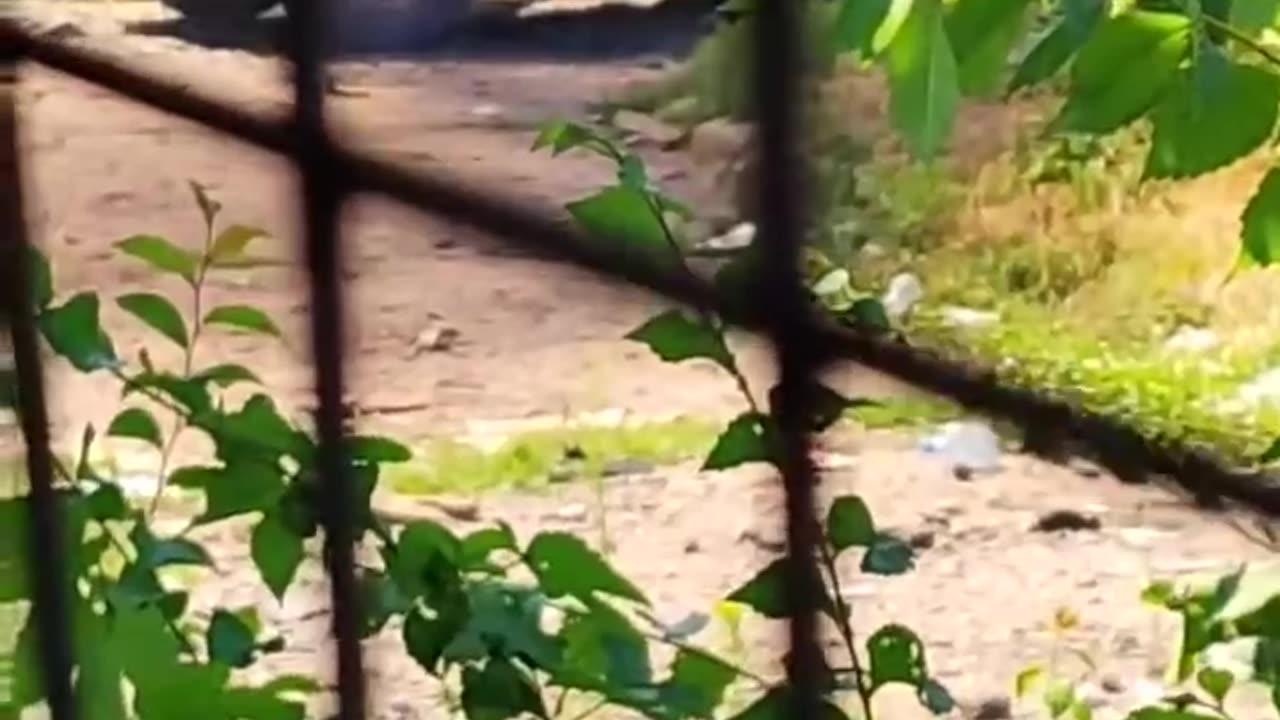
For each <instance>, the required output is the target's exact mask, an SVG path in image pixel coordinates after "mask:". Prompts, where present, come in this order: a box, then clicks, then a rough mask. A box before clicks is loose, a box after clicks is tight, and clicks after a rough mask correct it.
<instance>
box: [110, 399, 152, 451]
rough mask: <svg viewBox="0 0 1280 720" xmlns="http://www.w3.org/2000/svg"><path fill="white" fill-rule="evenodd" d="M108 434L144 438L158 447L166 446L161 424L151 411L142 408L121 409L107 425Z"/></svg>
mask: <svg viewBox="0 0 1280 720" xmlns="http://www.w3.org/2000/svg"><path fill="white" fill-rule="evenodd" d="M107 435H109V436H111V437H124V438H133V439H135V440H142V441H143V442H146V443H149V444H151V445H152V446H154V447H156V448H162V447H163V446H164V438H163V437H162V436H161V433H160V425H159V424H158V423H156V419H155V418H154V417H152V416H151V413H149V412H147V411H146V410H143V409H142V408H128V409H125V410H122V411H120V413H119V414H118V415H116V416H115V418H114V419H113V420H112V421H111V425H110V426H108V427H107Z"/></svg>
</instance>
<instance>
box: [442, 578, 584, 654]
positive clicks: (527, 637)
mask: <svg viewBox="0 0 1280 720" xmlns="http://www.w3.org/2000/svg"><path fill="white" fill-rule="evenodd" d="M465 592H466V594H467V603H468V605H469V606H470V608H471V612H470V617H469V619H468V622H467V627H466V628H465V629H464V630H463V632H462V633H461V634H459V636H458V637H457V638H455V640H454V642H452V643H450V645H449V647H448V648H447V649H446V650H445V659H446V660H449V661H451V662H474V661H476V660H480V659H482V658H484V657H486V656H487V655H489V654H500V655H505V656H507V657H513V656H514V657H518V658H520V660H521V661H522V662H524V663H526V664H527V665H529V666H531V667H534V668H539V669H542V670H547V671H552V672H558V671H559V670H560V669H562V668H563V653H562V652H561V645H560V643H559V641H558V639H557V638H553V637H551V636H549V635H547V634H546V633H545V632H544V631H543V629H542V623H543V619H544V613H545V609H546V602H545V597H544V596H543V595H542V594H541V593H539V592H538V591H536V590H534V589H525V588H517V587H510V586H504V585H499V584H496V583H478V584H473V585H469V586H468V587H467V588H466V589H465Z"/></svg>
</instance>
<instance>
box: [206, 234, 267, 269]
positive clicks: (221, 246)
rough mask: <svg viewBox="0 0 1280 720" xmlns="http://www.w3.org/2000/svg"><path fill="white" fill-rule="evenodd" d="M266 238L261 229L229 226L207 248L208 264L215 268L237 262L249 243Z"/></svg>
mask: <svg viewBox="0 0 1280 720" xmlns="http://www.w3.org/2000/svg"><path fill="white" fill-rule="evenodd" d="M266 236H267V233H266V231H265V230H262V229H261V228H255V227H248V226H246V225H231V226H230V227H227V228H226V229H224V230H223V231H222V232H220V233H218V236H217V237H216V238H214V239H213V244H212V245H210V246H209V264H210V265H213V266H215V267H217V266H221V265H225V264H227V263H230V262H232V261H235V260H238V259H240V258H241V257H243V255H244V251H245V250H246V249H247V248H248V247H249V243H251V242H253V241H254V240H257V239H258V238H262V237H266Z"/></svg>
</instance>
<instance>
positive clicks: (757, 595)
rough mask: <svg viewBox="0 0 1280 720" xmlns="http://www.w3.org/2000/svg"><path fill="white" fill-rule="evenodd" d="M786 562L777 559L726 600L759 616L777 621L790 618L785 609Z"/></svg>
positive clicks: (782, 559) (787, 610)
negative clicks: (740, 605)
mask: <svg viewBox="0 0 1280 720" xmlns="http://www.w3.org/2000/svg"><path fill="white" fill-rule="evenodd" d="M786 587H787V561H786V559H785V558H778V559H777V560H774V561H773V562H771V563H769V564H768V565H767V566H766V567H765V568H764V569H763V570H761V571H760V572H758V573H756V574H755V576H754V577H752V578H751V579H750V580H748V581H747V582H746V583H745V584H744V585H742V586H741V587H739V588H738V589H737V590H734V591H733V592H732V593H730V594H729V596H728V597H727V598H725V599H726V600H728V601H729V602H736V603H741V604H743V605H746V606H747V607H750V608H751V609H752V610H755V611H756V612H757V613H760V614H761V615H763V616H765V617H767V618H770V619H773V620H778V619H782V618H787V617H790V616H791V608H789V607H787V593H786Z"/></svg>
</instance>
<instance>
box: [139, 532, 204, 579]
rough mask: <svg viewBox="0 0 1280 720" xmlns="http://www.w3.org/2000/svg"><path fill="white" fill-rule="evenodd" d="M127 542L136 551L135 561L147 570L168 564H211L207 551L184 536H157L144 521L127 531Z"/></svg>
mask: <svg viewBox="0 0 1280 720" xmlns="http://www.w3.org/2000/svg"><path fill="white" fill-rule="evenodd" d="M129 542H131V543H133V546H134V548H135V550H136V551H137V559H136V563H137V565H138V566H139V567H141V568H145V569H147V570H156V569H158V568H162V567H168V566H170V565H200V566H205V567H208V566H210V565H212V564H213V560H212V559H211V558H210V557H209V553H208V551H206V550H205V549H204V547H202V546H201V545H198V544H196V543H194V542H192V541H190V540H187V539H186V538H181V537H174V538H157V537H155V536H154V535H153V534H152V533H151V530H150V528H149V527H148V526H147V525H146V524H144V523H138V524H136V525H134V526H133V530H131V531H130V532H129Z"/></svg>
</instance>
